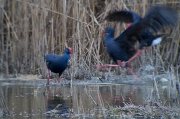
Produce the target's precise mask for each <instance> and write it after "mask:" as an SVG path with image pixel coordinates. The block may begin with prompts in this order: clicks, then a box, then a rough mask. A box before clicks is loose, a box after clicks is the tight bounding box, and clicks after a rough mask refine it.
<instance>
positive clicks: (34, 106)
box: [0, 81, 179, 119]
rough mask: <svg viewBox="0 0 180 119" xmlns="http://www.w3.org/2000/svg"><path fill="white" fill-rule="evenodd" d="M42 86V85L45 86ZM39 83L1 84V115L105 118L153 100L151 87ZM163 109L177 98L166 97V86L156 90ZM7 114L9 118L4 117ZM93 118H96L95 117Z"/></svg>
mask: <svg viewBox="0 0 180 119" xmlns="http://www.w3.org/2000/svg"><path fill="white" fill-rule="evenodd" d="M44 84H45V83H44ZM44 84H42V83H40V82H28V83H27V82H26V83H25V82H20V81H3V82H1V88H0V90H1V92H0V93H1V94H0V96H1V100H0V102H1V103H0V105H1V107H0V114H1V117H3V118H11V119H26V118H27V119H31V118H33V119H49V118H71V117H73V118H81V117H82V118H83V117H87V118H104V117H103V114H104V112H105V111H106V110H107V109H108V108H111V107H120V106H121V107H123V106H124V105H125V104H134V105H145V104H146V100H147V99H148V98H153V97H157V96H153V90H154V88H153V87H152V86H143V85H128V84H118V85H112V84H96V85H95V84H88V85H72V86H70V85H63V86H62V85H50V86H45V85H44ZM158 91H159V94H160V97H161V99H164V100H166V105H171V106H173V105H177V104H178V103H179V100H178V98H177V97H176V96H174V97H171V95H169V94H170V93H169V88H168V86H162V87H161V88H159V90H158ZM5 111H9V115H10V117H8V116H4V114H3V113H5ZM95 115H96V116H95Z"/></svg>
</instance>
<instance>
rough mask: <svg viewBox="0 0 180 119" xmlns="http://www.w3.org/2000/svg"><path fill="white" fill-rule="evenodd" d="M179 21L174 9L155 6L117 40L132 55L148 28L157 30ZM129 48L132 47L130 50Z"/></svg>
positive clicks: (153, 30)
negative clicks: (136, 44)
mask: <svg viewBox="0 0 180 119" xmlns="http://www.w3.org/2000/svg"><path fill="white" fill-rule="evenodd" d="M177 22H178V15H177V12H176V11H175V10H174V9H172V8H169V7H165V6H154V7H151V8H150V9H149V10H148V12H147V13H146V15H145V17H144V18H143V19H140V20H139V21H137V22H135V23H133V24H132V25H131V26H130V27H129V28H127V29H126V30H125V31H124V32H123V33H122V34H121V35H120V36H118V37H117V38H116V39H115V41H116V42H117V43H118V44H119V45H123V47H124V48H126V49H125V50H126V52H129V53H130V55H131V54H132V53H131V52H133V51H134V52H135V48H134V45H135V43H136V42H137V41H140V40H143V39H142V38H141V36H142V35H143V33H144V32H145V30H146V29H150V31H151V32H157V31H159V30H161V29H163V28H164V27H165V26H170V27H171V26H175V25H176V24H177ZM128 48H130V49H129V50H128Z"/></svg>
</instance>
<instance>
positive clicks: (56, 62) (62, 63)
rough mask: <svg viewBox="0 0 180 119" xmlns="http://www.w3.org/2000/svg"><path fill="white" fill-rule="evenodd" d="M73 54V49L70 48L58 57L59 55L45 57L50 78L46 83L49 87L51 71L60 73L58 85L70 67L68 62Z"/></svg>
mask: <svg viewBox="0 0 180 119" xmlns="http://www.w3.org/2000/svg"><path fill="white" fill-rule="evenodd" d="M71 53H72V48H70V47H68V48H65V50H64V53H63V54H62V55H57V54H47V55H45V60H46V65H47V71H48V77H47V83H46V84H47V85H49V78H50V77H49V70H50V71H52V72H54V73H59V77H58V79H57V80H56V83H59V81H60V76H61V74H62V73H63V71H64V70H65V69H66V68H67V66H68V61H69V59H70V54H71Z"/></svg>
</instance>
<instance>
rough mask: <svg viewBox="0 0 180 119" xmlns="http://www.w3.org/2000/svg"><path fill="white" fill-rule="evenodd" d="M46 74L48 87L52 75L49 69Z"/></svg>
mask: <svg viewBox="0 0 180 119" xmlns="http://www.w3.org/2000/svg"><path fill="white" fill-rule="evenodd" d="M46 72H47V82H46V85H49V79H50V74H49V69H48V68H46Z"/></svg>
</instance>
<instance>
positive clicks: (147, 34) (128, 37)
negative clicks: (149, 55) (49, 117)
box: [103, 6, 178, 78]
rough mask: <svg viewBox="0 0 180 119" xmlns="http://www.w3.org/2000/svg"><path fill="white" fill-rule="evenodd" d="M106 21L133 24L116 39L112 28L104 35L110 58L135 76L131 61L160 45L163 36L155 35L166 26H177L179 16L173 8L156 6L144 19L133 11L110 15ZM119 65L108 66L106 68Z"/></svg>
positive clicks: (105, 31)
mask: <svg viewBox="0 0 180 119" xmlns="http://www.w3.org/2000/svg"><path fill="white" fill-rule="evenodd" d="M106 20H109V21H123V22H126V23H131V25H130V26H129V27H128V28H127V29H126V30H125V31H124V32H122V33H121V34H120V35H119V36H118V37H117V38H115V39H114V30H113V29H112V28H111V27H106V28H105V30H104V32H103V33H105V34H106V35H105V39H104V40H105V44H106V49H107V52H108V53H109V55H110V57H111V58H112V59H113V60H114V61H115V62H116V63H117V64H118V65H119V66H123V67H126V68H127V69H128V70H129V71H130V72H131V73H132V74H133V75H134V76H135V74H134V72H133V71H132V70H131V69H130V64H129V63H130V61H132V60H133V59H134V58H135V57H137V55H138V54H140V51H141V50H142V49H143V48H145V47H148V46H151V45H156V44H158V43H159V42H160V41H161V36H162V35H155V36H154V35H153V33H156V32H157V31H159V30H161V29H162V28H164V27H165V26H175V25H176V24H177V21H178V15H177V12H176V11H175V10H174V9H172V8H169V7H165V6H154V7H151V8H150V9H149V10H148V12H147V13H146V15H145V16H144V18H141V17H140V16H139V15H137V14H136V13H134V12H132V11H116V12H113V13H110V14H109V15H108V16H107V17H106ZM137 42H139V44H140V45H139V48H138V50H137V49H136V48H135V44H136V43H137ZM123 62H125V63H123ZM118 65H109V64H106V65H105V66H118ZM136 78H137V77H136Z"/></svg>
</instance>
